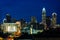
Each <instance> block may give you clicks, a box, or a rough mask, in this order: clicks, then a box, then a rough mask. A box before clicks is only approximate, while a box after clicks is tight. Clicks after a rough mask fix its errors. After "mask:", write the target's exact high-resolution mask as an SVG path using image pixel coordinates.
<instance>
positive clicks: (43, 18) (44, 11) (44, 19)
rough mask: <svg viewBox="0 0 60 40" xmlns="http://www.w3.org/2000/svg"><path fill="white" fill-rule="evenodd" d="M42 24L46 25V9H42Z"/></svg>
mask: <svg viewBox="0 0 60 40" xmlns="http://www.w3.org/2000/svg"><path fill="white" fill-rule="evenodd" d="M42 22H43V23H46V9H45V8H43V9H42Z"/></svg>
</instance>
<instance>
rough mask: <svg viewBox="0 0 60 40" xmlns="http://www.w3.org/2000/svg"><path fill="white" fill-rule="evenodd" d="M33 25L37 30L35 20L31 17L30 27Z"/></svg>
mask: <svg viewBox="0 0 60 40" xmlns="http://www.w3.org/2000/svg"><path fill="white" fill-rule="evenodd" d="M31 25H33V28H34V29H37V20H36V18H35V17H34V16H32V17H31V22H30V26H31Z"/></svg>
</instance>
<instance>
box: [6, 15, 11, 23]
mask: <svg viewBox="0 0 60 40" xmlns="http://www.w3.org/2000/svg"><path fill="white" fill-rule="evenodd" d="M6 19H7V22H8V23H10V22H11V15H10V14H6Z"/></svg>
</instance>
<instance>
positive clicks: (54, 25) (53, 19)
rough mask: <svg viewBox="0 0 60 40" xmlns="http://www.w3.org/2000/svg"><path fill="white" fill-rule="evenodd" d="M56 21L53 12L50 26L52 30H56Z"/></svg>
mask: <svg viewBox="0 0 60 40" xmlns="http://www.w3.org/2000/svg"><path fill="white" fill-rule="evenodd" d="M56 19H57V14H56V13H55V12H54V13H52V26H53V28H56Z"/></svg>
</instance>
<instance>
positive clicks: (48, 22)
mask: <svg viewBox="0 0 60 40" xmlns="http://www.w3.org/2000/svg"><path fill="white" fill-rule="evenodd" d="M46 25H47V28H48V29H49V28H50V27H51V19H50V16H46Z"/></svg>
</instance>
